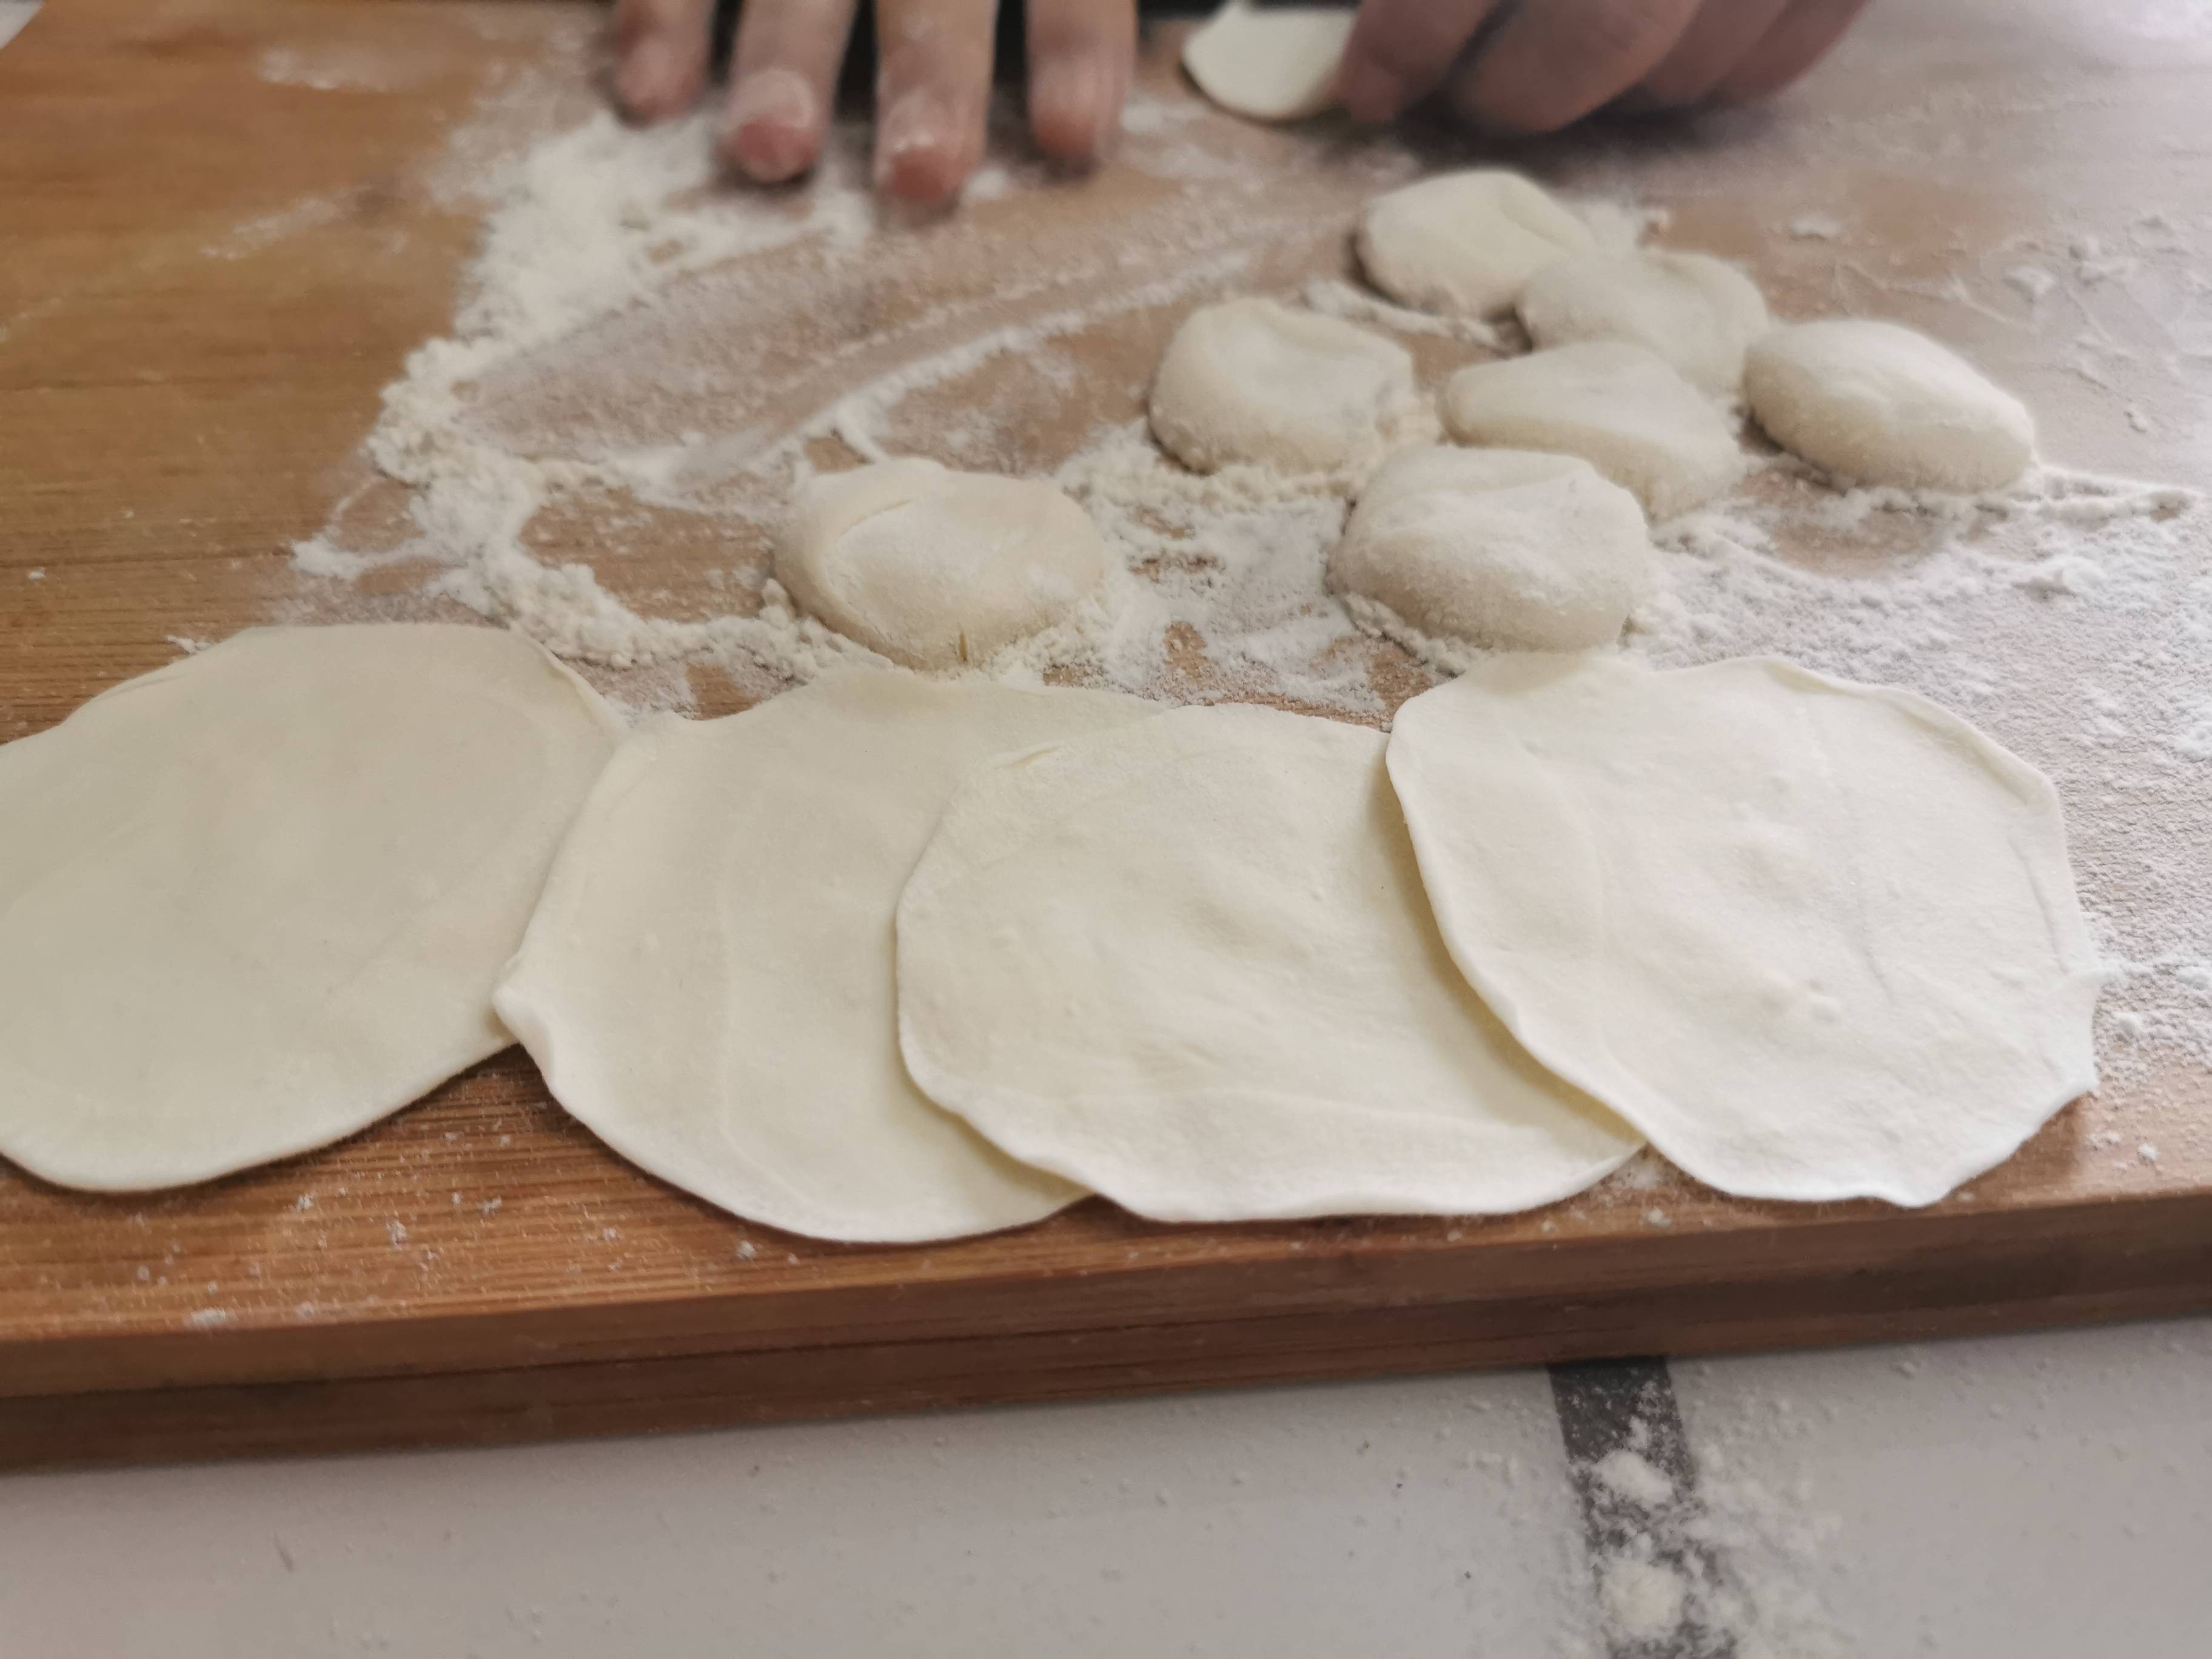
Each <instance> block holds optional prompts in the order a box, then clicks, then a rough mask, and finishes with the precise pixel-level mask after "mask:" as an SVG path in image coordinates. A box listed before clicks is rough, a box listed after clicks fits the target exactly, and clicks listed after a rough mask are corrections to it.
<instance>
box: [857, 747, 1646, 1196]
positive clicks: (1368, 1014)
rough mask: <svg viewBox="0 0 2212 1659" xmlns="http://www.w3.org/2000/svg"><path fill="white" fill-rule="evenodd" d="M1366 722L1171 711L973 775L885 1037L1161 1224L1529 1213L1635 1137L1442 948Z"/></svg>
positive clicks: (1069, 1172)
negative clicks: (892, 1028) (1571, 1081)
mask: <svg viewBox="0 0 2212 1659" xmlns="http://www.w3.org/2000/svg"><path fill="white" fill-rule="evenodd" d="M897 937H898V986H899V1036H900V1047H901V1051H902V1053H903V1054H905V1056H906V1061H907V1066H908V1070H909V1071H910V1072H911V1073H913V1076H914V1079H915V1081H916V1082H917V1083H919V1084H920V1085H921V1087H922V1089H923V1090H924V1091H926V1092H927V1094H928V1095H929V1097H931V1098H932V1099H933V1100H935V1101H936V1102H937V1103H939V1105H941V1106H945V1107H948V1108H950V1109H952V1110H953V1111H956V1112H958V1113H959V1114H961V1115H963V1117H965V1118H967V1119H968V1121H970V1122H972V1123H974V1124H975V1126H976V1127H978V1128H979V1129H981V1131H982V1132H983V1133H985V1134H987V1135H988V1136H989V1137H990V1138H991V1139H993V1140H994V1141H995V1142H996V1143H997V1144H998V1145H999V1146H1001V1147H1003V1148H1004V1149H1005V1150H1006V1151H1007V1152H1011V1153H1012V1154H1013V1155H1014V1156H1015V1157H1017V1158H1022V1159H1024V1161H1025V1162H1028V1163H1031V1164H1038V1165H1040V1166H1041V1167H1042V1168H1045V1169H1049V1170H1056V1171H1058V1172H1059V1173H1060V1174H1061V1175H1064V1176H1066V1177H1067V1178H1068V1179H1070V1180H1072V1181H1078V1182H1083V1183H1084V1184H1085V1185H1086V1186H1091V1187H1095V1188H1097V1189H1098V1190H1099V1191H1101V1192H1103V1193H1105V1194H1108V1195H1109V1197H1111V1198H1113V1199H1115V1200H1116V1201H1117V1202H1119V1203H1121V1204H1122V1205H1124V1206H1127V1208H1129V1209H1132V1210H1134V1211H1136V1212H1138V1213H1139V1214H1140V1215H1147V1216H1152V1217H1155V1218H1158V1219H1161V1220H1169V1221H1242V1220H1248V1219H1255V1218H1266V1217H1277V1216H1306V1215H1329V1214H1337V1213H1345V1212H1389V1213H1397V1214H1429V1213H1439V1212H1440V1213H1444V1214H1464V1213H1469V1212H1495V1211H1505V1210H1518V1209H1526V1208H1528V1207H1530V1206H1534V1205H1538V1204H1545V1203H1549V1202H1550V1201H1552V1200H1554V1199H1559V1198H1564V1197H1565V1196H1567V1195H1568V1194H1571V1193H1575V1192H1579V1191H1580V1190H1581V1189H1582V1188H1584V1187H1586V1186H1588V1185H1589V1184H1590V1182H1594V1181H1595V1180H1597V1179H1598V1178H1599V1177H1600V1176H1603V1175H1604V1174H1606V1173H1607V1171H1608V1170H1612V1169H1613V1168H1614V1167H1615V1166H1617V1165H1618V1164H1620V1162H1621V1161H1622V1160H1623V1159H1624V1158H1626V1157H1628V1155H1629V1154H1630V1153H1631V1152H1633V1151H1634V1150H1635V1148H1636V1146H1637V1145H1638V1142H1637V1139H1636V1137H1635V1136H1634V1135H1632V1134H1631V1133H1629V1132H1628V1131H1627V1130H1626V1128H1625V1127H1623V1126H1622V1125H1621V1124H1620V1121H1618V1120H1616V1119H1615V1118H1613V1116H1612V1115H1610V1114H1609V1113H1606V1112H1603V1111H1601V1110H1599V1109H1596V1108H1595V1106H1593V1105H1592V1104H1591V1103H1589V1101H1588V1100H1587V1099H1585V1098H1584V1097H1582V1096H1580V1095H1578V1094H1577V1093H1576V1092H1575V1091H1572V1090H1571V1089H1568V1088H1566V1087H1565V1086H1564V1085H1561V1084H1560V1083H1559V1081H1558V1079H1554V1078H1553V1077H1552V1076H1551V1075H1549V1074H1548V1073H1546V1072H1545V1071H1544V1070H1543V1069H1542V1068H1541V1067H1540V1066H1535V1065H1534V1064H1532V1063H1531V1062H1530V1061H1529V1060H1528V1056H1527V1055H1526V1054H1523V1053H1522V1052H1521V1050H1520V1049H1519V1048H1518V1046H1517V1045H1516V1044H1515V1043H1514V1042H1512V1040H1511V1039H1510V1038H1509V1037H1507V1036H1506V1035H1505V1033H1504V1028H1503V1027H1502V1026H1500V1025H1499V1024H1498V1021H1497V1019H1496V1018H1494V1017H1493V1016H1492V1014H1491V1012H1490V1011H1489V1010H1488V1009H1486V1007H1484V1006H1483V1005H1482V1003H1481V1001H1480V999H1478V998H1477V997H1476V996H1475V995H1474V994H1473V993H1472V992H1471V991H1469V990H1468V987H1467V983H1466V981H1464V980H1462V978H1460V977H1459V975H1457V974H1456V973H1455V971H1454V969H1453V967H1452V963H1451V959H1450V957H1449V956H1447V955H1446V954H1445V952H1444V949H1443V942H1442V941H1441V940H1440V939H1438V938H1437V931H1436V923H1435V921H1434V919H1433V917H1432V916H1431V914H1430V910H1429V907H1428V902H1427V901H1426V899H1425V898H1424V897H1423V896H1422V892H1421V885H1420V880H1419V876H1418V874H1417V873H1416V872H1415V869H1414V866H1413V848H1412V846H1411V844H1410V843H1409V842H1407V838H1406V827H1405V821H1404V819H1403V818H1402V817H1401V816H1400V814H1399V811H1398V805H1397V802H1396V801H1395V799H1393V798H1392V796H1391V793H1390V788H1389V781H1387V779H1386V778H1385V776H1384V775H1383V737H1382V735H1381V734H1380V733H1379V732H1370V731H1369V730H1367V729H1366V728H1364V727H1362V726H1345V725H1340V724H1339V723H1337V722H1335V721H1334V720H1313V719H1310V718H1307V717H1305V716H1304V715H1298V714H1283V713H1281V712H1279V711H1278V710H1275V709H1271V708H1249V707H1244V706H1238V705H1224V706H1218V707H1213V708H1179V709H1175V710H1172V711H1170V712H1169V713H1167V714H1158V715H1155V716H1154V717H1153V718H1152V719H1151V720H1142V721H1139V722H1138V723H1137V724H1136V725H1133V726H1127V727H1125V728H1122V729H1121V730H1120V731H1115V732H1105V733H1103V734H1101V735H1099V736H1097V737H1093V738H1082V739H1079V740H1076V741H1071V742H1069V743H1066V744H1060V745H1059V746H1057V747H1054V748H1050V749H1046V750H1041V751H1037V752H1033V753H1030V754H1026V755H1018V756H1009V757H1002V758H1001V759H1000V760H997V761H994V762H993V763H990V764H988V765H987V766H984V767H982V768H981V769H978V770H977V771H976V772H975V773H974V774H972V775H970V776H969V779H968V781H966V782H965V783H964V784H963V785H962V786H961V788H960V791H959V793H957V795H956V796H955V797H954V799H953V800H952V802H951V805H949V806H948V807H947V808H946V809H945V818H944V822H943V823H940V824H939V826H938V829H937V833H936V835H935V836H933V837H932V838H931V840H930V843H929V849H928V851H927V852H926V853H924V854H922V857H921V862H920V863H919V864H918V865H916V866H915V872H914V877H913V879H912V880H910V881H909V882H908V884H907V889H906V893H905V895H904V896H903V897H902V898H901V899H900V901H899V911H898V930H897Z"/></svg>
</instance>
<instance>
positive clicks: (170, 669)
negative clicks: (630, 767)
mask: <svg viewBox="0 0 2212 1659" xmlns="http://www.w3.org/2000/svg"><path fill="white" fill-rule="evenodd" d="M622 729H623V727H622V721H621V720H620V719H619V718H618V717H617V715H616V714H614V712H613V711H612V710H611V709H610V708H608V707H607V706H606V704H605V702H602V701H601V700H600V698H599V695H598V694H597V693H596V692H594V691H593V690H592V689H591V688H590V687H589V686H587V685H586V684H584V683H583V682H582V681H581V680H580V679H578V678H576V677H575V676H574V674H572V673H570V672H569V671H568V670H567V669H566V668H563V667H562V665H560V664H559V663H557V662H556V661H555V660H554V659H552V658H551V657H550V656H548V655H547V654H546V653H544V652H543V651H541V650H539V649H538V647H536V646H534V645H532V644H531V643H530V642H529V641H526V640H525V639H523V638H522V637H521V636H520V635H515V634H510V633H507V632H506V631H505V630H504V629H492V628H465V627H454V626H450V625H440V624H426V623H383V624H374V625H370V626H364V627H349V628H268V629H253V630H252V631H251V632H248V633H245V634H240V635H236V636H235V637H234V638H232V639H229V640H227V641H224V642H223V643H222V644H221V645H218V646H216V647H214V648H213V649H211V650H208V651H204V652H201V653H199V654H198V655H197V656H191V657H186V658H185V659H183V660H182V661H179V662H175V663H172V664H170V665H168V666H167V667H166V668H161V669H157V670H155V671H154V672H153V673H150V674H147V675H144V676H143V677H141V678H138V679H135V680H132V681H131V682H129V683H128V684H124V685H119V686H117V687H116V688H115V689H114V690H112V691H109V692H107V693H106V694H105V695H103V696H98V697H95V698H94V699H93V700H92V702H88V703H87V704H86V705H85V706H84V707H83V708H80V709H78V710H77V711H76V714H72V715H70V717H69V719H67V720H64V721H63V722H62V723H61V724H60V725H59V726H56V727H54V728H53V729H52V731H50V732H40V733H39V734H38V735H36V736H34V737H28V738H23V739H22V740H21V741H20V742H17V743H11V744H8V745H7V746H6V747H5V748H0V1153H4V1154H5V1155H6V1156H7V1157H9V1158H13V1159H15V1162H17V1163H18V1164H21V1165H22V1166H23V1167H24V1168H25V1169H27V1170H32V1171H33V1172H34V1173H35V1174H38V1175H40V1176H44V1177H45V1178H46V1179H47V1180H49V1181H53V1182H59V1183H61V1184H62V1185H63V1186H65V1187H84V1188H94V1189H97V1190H101V1191H111V1192H119V1191H137V1190H141V1189H143V1188H155V1187H173V1186H179V1185H181V1184H183V1183H185V1182H194V1181H206V1180H210V1179H212V1178H213V1177H215V1176H220V1175H227V1174H228V1173H229V1172H230V1171H232V1170H242V1169H246V1168H247V1167H248V1166H250V1165H252V1164H265V1163H268V1162H270V1160H272V1159H275V1158H286V1157H289V1156H290V1155H291V1154H293V1153H295V1152H304V1151H306V1150H307V1149H308V1148H309V1147H313V1146H325V1145H326V1144H328V1143H329V1142H331V1141H333V1140H337V1139H340V1138H341V1137H343V1136H345V1135H349V1134H351V1133H353V1132H354V1131H355V1130H356V1129H359V1128H361V1127H363V1126H365V1125H367V1124H369V1123H373V1122H374V1121H376V1120H377V1119H378V1118H380V1117H382V1116H384V1115H386V1113H389V1112H393V1111H397V1110H398V1109H399V1108H400V1107H402V1106H404V1105H406V1104H407V1103H408V1102H410V1101H411V1100H414V1099H416V1098H417V1097H420V1096H422V1095H424V1094H427V1093H428V1092H429V1091H431V1090H432V1089H434V1088H435V1087H436V1086H437V1085H439V1084H441V1083H442V1082H444V1081H445V1080H446V1079H447V1078H449V1077H452V1076H453V1074H454V1073H456V1072H459V1071H462V1070H464V1069H465V1068H466V1067H468V1066H473V1065H474V1064H476V1062H477V1061H478V1060H483V1058H485V1057H486V1056H487V1055H489V1054H496V1053H497V1052H498V1051H499V1050H500V1049H501V1048H506V1047H507V1045H508V1044H509V1043H510V1042H513V1038H512V1037H510V1036H508V1035H507V1030H506V1028H505V1027H503V1026H502V1025H501V1024H500V1023H499V1020H498V1019H497V1018H496V1017H495V1015H494V1014H493V1012H492V984H493V981H495V980H496V979H497V978H498V976H499V972H500V969H501V967H502V966H504V965H505V963H506V962H507V958H508V957H511V956H513V954H514V949H515V946H516V945H518V944H520V941H521V939H522V930H523V926H524V924H525V923H526V922H527V921H529V919H530V912H531V908H532V906H533V905H535V904H536V903H537V902H538V891H539V890H540V888H541V887H543V885H544V881H545V872H546V871H547V869H548V868H549V867H550V866H551V864H552V862H553V853H554V848H555V847H556V845H557V844H558V843H559V842H560V839H561V836H562V834H563V833H564V832H565V831H566V830H567V829H568V823H569V820H570V819H571V818H572V817H574V815H575V812H576V810H577V808H578V807H579V806H580V805H582V803H583V799H584V797H585V794H586V792H587V791H589V790H590V788H591V787H592V781H593V780H594V779H596V778H597V777H598V776H599V771H600V769H602V768H603V767H604V766H605V764H606V762H607V757H609V756H610V755H611V754H612V753H613V752H614V749H615V744H616V742H617V738H619V736H620V734H621V732H622Z"/></svg>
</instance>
